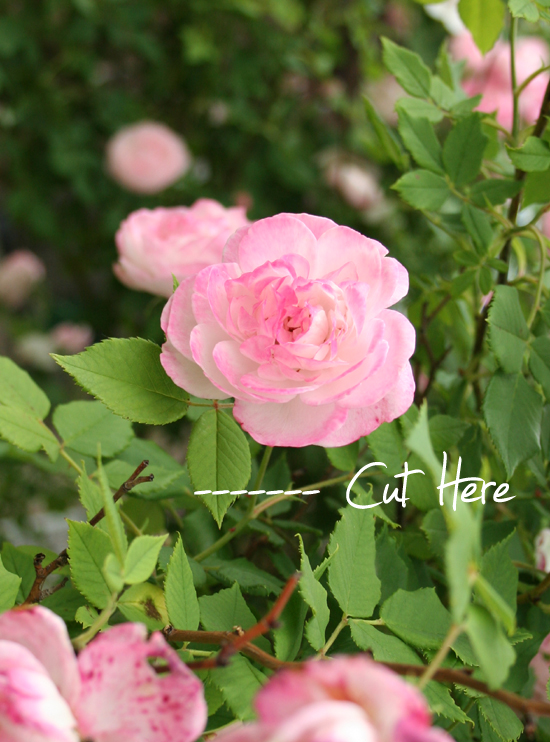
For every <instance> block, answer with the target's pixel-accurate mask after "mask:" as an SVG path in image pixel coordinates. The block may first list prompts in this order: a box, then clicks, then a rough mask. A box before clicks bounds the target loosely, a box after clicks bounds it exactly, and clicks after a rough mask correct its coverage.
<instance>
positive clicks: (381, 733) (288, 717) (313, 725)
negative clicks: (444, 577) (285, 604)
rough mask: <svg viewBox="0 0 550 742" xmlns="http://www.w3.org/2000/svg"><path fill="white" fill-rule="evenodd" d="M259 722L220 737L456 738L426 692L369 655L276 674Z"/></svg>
mask: <svg viewBox="0 0 550 742" xmlns="http://www.w3.org/2000/svg"><path fill="white" fill-rule="evenodd" d="M255 705H256V711H257V713H258V716H259V720H258V721H257V722H253V723H250V724H245V725H242V726H239V727H235V728H233V729H231V728H230V729H229V730H228V731H227V732H225V733H222V734H220V735H219V736H218V737H216V742H218V740H219V742H320V740H323V742H324V740H327V742H328V741H329V740H330V742H414V740H422V742H451V737H450V736H449V735H448V734H447V733H446V732H444V731H443V730H442V729H439V728H432V727H431V726H430V722H431V715H430V712H429V710H428V704H427V703H426V701H425V699H424V696H423V695H422V694H421V693H420V692H419V691H418V690H416V689H415V688H414V687H413V686H411V685H409V684H408V683H406V682H405V681H403V680H401V678H400V677H399V676H397V675H396V674H395V673H393V672H391V671H390V670H388V669H387V668H385V667H382V666H381V665H377V664H376V663H375V662H373V661H372V660H370V659H367V658H365V657H359V656H355V657H338V658H336V659H332V660H330V661H319V660H312V661H309V662H306V663H305V664H304V665H303V666H302V667H301V668H300V669H298V670H284V671H283V672H280V673H279V674H277V675H275V676H274V677H273V678H272V679H271V680H270V681H269V682H268V683H267V685H265V686H264V687H263V688H262V689H261V690H260V692H259V693H258V695H257V696H256V703H255Z"/></svg>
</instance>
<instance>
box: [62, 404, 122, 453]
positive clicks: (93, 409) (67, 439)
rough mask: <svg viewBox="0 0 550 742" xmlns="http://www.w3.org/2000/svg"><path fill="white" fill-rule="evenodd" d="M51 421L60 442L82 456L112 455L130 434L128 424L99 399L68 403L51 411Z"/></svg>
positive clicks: (120, 447)
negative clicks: (98, 400) (99, 445)
mask: <svg viewBox="0 0 550 742" xmlns="http://www.w3.org/2000/svg"><path fill="white" fill-rule="evenodd" d="M52 419H53V424H54V425H55V428H56V430H57V432H58V433H59V435H60V436H61V438H62V439H63V442H64V444H65V445H66V446H68V447H69V448H72V449H73V451H78V453H81V454H84V455H85V456H96V455H97V444H98V441H99V442H100V443H101V453H102V455H103V456H107V457H110V456H115V454H117V453H118V452H119V451H122V449H123V448H126V446H127V445H128V444H129V443H130V441H131V440H132V438H133V436H134V432H133V430H132V424H131V423H130V422H129V421H128V420H123V419H122V418H121V417H118V416H117V415H113V413H112V412H111V411H110V410H108V409H107V408H106V407H105V406H104V405H103V404H101V402H69V403H68V404H63V405H59V406H58V407H56V408H55V411H54V413H53V418H52Z"/></svg>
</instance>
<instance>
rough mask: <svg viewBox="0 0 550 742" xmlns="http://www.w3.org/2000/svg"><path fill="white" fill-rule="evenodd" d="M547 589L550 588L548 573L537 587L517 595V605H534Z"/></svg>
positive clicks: (549, 574)
mask: <svg viewBox="0 0 550 742" xmlns="http://www.w3.org/2000/svg"><path fill="white" fill-rule="evenodd" d="M548 588H550V572H549V573H548V574H547V575H546V576H545V577H544V579H542V580H541V581H540V582H539V584H538V585H536V586H535V587H533V588H531V590H528V591H527V592H525V593H521V595H518V603H529V602H531V603H536V602H537V601H538V600H539V599H540V597H541V595H542V594H543V593H545V592H546V591H547V590H548Z"/></svg>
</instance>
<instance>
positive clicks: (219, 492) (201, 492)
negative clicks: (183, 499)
mask: <svg viewBox="0 0 550 742" xmlns="http://www.w3.org/2000/svg"><path fill="white" fill-rule="evenodd" d="M320 491H321V490H303V491H302V490H287V491H286V492H285V490H269V491H268V492H266V491H265V490H252V491H251V492H249V491H248V490H214V491H212V490H195V492H193V494H194V495H318V494H319V492H320Z"/></svg>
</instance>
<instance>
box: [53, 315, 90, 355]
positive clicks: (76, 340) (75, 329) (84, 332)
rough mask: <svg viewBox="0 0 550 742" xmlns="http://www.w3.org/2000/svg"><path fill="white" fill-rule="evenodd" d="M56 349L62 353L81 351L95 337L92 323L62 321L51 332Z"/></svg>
mask: <svg viewBox="0 0 550 742" xmlns="http://www.w3.org/2000/svg"><path fill="white" fill-rule="evenodd" d="M50 336H51V338H52V341H53V343H54V345H55V350H57V351H61V352H62V353H80V351H82V350H84V348H86V347H87V346H88V345H91V344H92V342H93V339H94V331H93V330H92V328H91V327H90V325H83V324H80V325H79V324H75V323H74V322H60V323H59V324H58V325H56V326H55V327H54V328H53V330H52V331H51V333H50Z"/></svg>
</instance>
